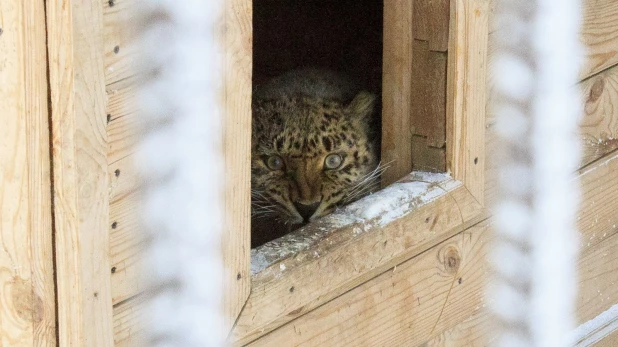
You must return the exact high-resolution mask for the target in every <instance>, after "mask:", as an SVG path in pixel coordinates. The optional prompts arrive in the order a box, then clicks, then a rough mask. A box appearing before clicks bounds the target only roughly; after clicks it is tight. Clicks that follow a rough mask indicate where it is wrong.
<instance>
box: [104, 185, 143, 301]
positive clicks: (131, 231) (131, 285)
mask: <svg viewBox="0 0 618 347" xmlns="http://www.w3.org/2000/svg"><path fill="white" fill-rule="evenodd" d="M139 203H140V198H139V193H138V192H133V193H131V194H129V195H127V196H125V197H123V198H121V199H118V200H116V201H113V202H111V204H110V211H109V215H110V226H109V233H110V236H109V251H110V262H111V264H110V266H111V269H110V273H111V283H112V303H113V304H114V305H115V304H118V303H120V302H121V301H124V300H127V299H129V298H131V297H133V296H134V295H136V294H139V293H141V292H142V291H143V290H144V285H145V282H144V278H143V277H142V274H143V273H144V271H141V270H142V268H141V266H142V264H143V253H142V249H143V242H144V235H142V234H141V233H140V232H139V230H140V229H139V223H140V221H139V212H138V211H139V208H138V206H139ZM114 223H115V224H114Z"/></svg>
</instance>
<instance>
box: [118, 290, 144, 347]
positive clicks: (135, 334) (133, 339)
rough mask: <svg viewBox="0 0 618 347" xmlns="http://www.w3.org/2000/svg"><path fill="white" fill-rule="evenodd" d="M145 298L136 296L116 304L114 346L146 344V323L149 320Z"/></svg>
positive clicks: (126, 346)
mask: <svg viewBox="0 0 618 347" xmlns="http://www.w3.org/2000/svg"><path fill="white" fill-rule="evenodd" d="M146 314H147V313H146V311H145V307H144V298H142V297H136V298H133V299H131V300H130V301H125V302H123V303H122V304H120V305H117V306H114V347H139V346H146V345H145V339H144V338H145V336H144V323H145V322H146V321H147V320H148V317H147V315H146Z"/></svg>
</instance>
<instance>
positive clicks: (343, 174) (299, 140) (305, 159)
mask: <svg viewBox="0 0 618 347" xmlns="http://www.w3.org/2000/svg"><path fill="white" fill-rule="evenodd" d="M376 103H377V97H376V95H375V94H374V93H371V92H369V91H367V89H364V88H360V87H359V86H358V84H357V83H355V82H354V80H353V79H351V78H349V77H347V76H345V75H343V74H340V73H337V72H333V71H329V70H321V69H301V70H293V71H290V72H288V73H285V74H283V75H281V76H279V77H275V78H273V79H272V80H271V81H269V82H267V83H266V84H264V85H261V86H257V87H256V88H255V89H254V91H253V98H252V125H251V126H252V129H251V130H252V136H251V207H252V214H251V221H252V247H255V246H257V245H259V244H262V243H264V242H265V241H270V240H272V239H274V238H277V237H280V236H282V235H284V234H286V233H288V232H290V231H292V230H295V229H296V228H298V227H300V226H303V225H305V224H307V223H309V222H312V221H315V220H317V219H319V218H321V217H323V216H326V215H328V214H330V213H332V212H333V211H334V210H336V209H337V208H339V207H341V206H344V205H346V204H349V203H351V202H354V201H356V200H358V199H360V198H362V197H364V196H366V195H367V194H371V193H372V192H375V191H376V190H377V189H378V188H379V185H380V182H379V178H380V174H381V173H382V171H383V168H382V167H381V166H380V162H379V153H378V149H379V139H378V134H377V131H376V129H375V128H376V127H375V123H376V117H378V115H377V112H376Z"/></svg>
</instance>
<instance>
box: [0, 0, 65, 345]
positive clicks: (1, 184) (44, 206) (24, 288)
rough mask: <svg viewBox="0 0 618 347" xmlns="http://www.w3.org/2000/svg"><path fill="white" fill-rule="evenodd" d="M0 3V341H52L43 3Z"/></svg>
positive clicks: (14, 0)
mask: <svg viewBox="0 0 618 347" xmlns="http://www.w3.org/2000/svg"><path fill="white" fill-rule="evenodd" d="M44 6H45V5H44V2H42V1H33V0H3V1H2V2H0V346H55V345H56V314H55V294H54V279H53V274H54V269H53V257H52V253H53V246H52V214H51V208H52V207H51V186H50V184H51V182H50V162H49V127H48V109H47V86H48V85H47V72H46V68H47V56H46V47H45V7H44Z"/></svg>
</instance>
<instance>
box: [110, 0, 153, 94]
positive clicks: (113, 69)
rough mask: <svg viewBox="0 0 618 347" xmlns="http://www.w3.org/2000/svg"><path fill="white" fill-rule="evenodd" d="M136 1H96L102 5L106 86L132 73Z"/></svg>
mask: <svg viewBox="0 0 618 347" xmlns="http://www.w3.org/2000/svg"><path fill="white" fill-rule="evenodd" d="M140 1H143V0H115V1H112V2H110V1H100V3H101V4H102V5H101V6H102V9H103V23H102V24H103V38H104V43H103V52H104V61H105V63H104V64H105V84H106V85H108V86H109V85H113V84H116V83H118V82H122V81H124V80H126V79H130V78H131V77H133V76H135V74H136V69H135V66H136V64H137V63H138V59H139V41H138V40H137V37H136V33H137V30H136V29H137V28H136V26H135V22H136V18H137V16H138V15H139V11H138V6H139V3H140ZM110 4H113V6H112V5H110Z"/></svg>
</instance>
